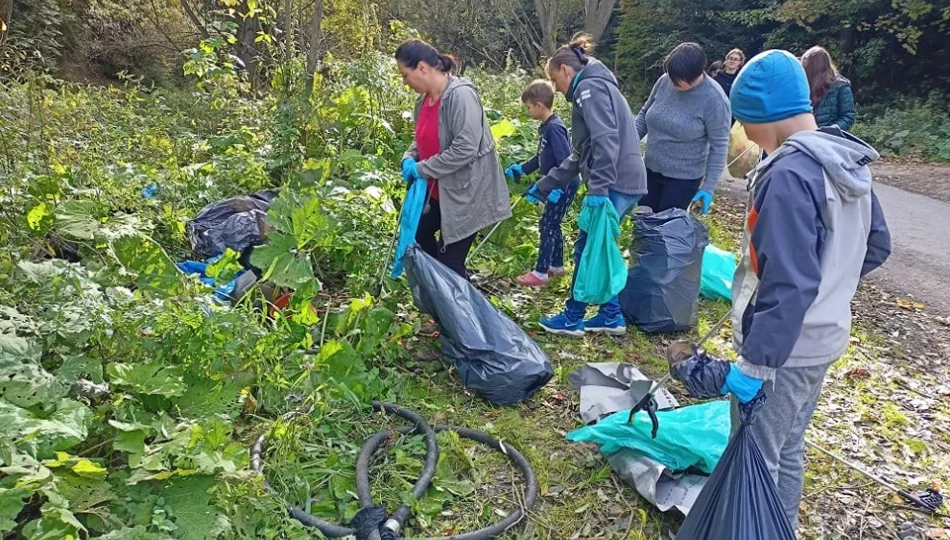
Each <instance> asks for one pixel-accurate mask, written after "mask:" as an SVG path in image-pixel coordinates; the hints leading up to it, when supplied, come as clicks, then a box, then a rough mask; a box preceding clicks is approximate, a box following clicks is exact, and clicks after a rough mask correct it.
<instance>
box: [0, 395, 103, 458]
mask: <svg viewBox="0 0 950 540" xmlns="http://www.w3.org/2000/svg"><path fill="white" fill-rule="evenodd" d="M91 416H92V411H90V410H89V408H88V407H86V406H85V405H83V404H82V403H79V402H77V401H73V400H71V399H61V400H60V401H59V403H57V404H56V411H55V412H53V414H51V415H50V416H49V417H47V418H43V417H38V416H36V415H35V414H34V413H32V412H30V411H29V410H27V409H23V408H21V407H17V406H16V405H13V404H11V403H10V402H8V401H6V400H4V399H0V437H3V438H9V439H12V440H14V441H16V443H17V446H18V447H21V448H24V449H27V450H29V451H30V452H31V453H33V454H34V456H35V457H37V458H39V459H43V458H47V457H52V456H53V454H54V453H55V452H56V451H63V450H68V449H70V448H72V447H73V446H76V445H77V444H79V443H80V442H82V441H83V440H85V439H86V436H87V434H88V433H87V430H86V423H87V422H88V420H89V418H90V417H91Z"/></svg>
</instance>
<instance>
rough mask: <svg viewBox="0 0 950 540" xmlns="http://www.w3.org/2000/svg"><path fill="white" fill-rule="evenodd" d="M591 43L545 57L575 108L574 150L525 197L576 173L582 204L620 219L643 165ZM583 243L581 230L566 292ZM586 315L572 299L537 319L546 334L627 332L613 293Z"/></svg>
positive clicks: (581, 41) (542, 193)
mask: <svg viewBox="0 0 950 540" xmlns="http://www.w3.org/2000/svg"><path fill="white" fill-rule="evenodd" d="M591 46H592V42H591V39H590V36H588V35H586V34H578V35H575V36H574V39H573V40H572V41H571V42H570V43H569V44H567V45H563V46H561V47H560V48H558V49H557V50H556V51H555V52H554V54H553V55H552V56H551V58H550V59H549V60H548V64H547V72H548V76H549V77H551V80H552V81H554V86H555V88H557V90H558V91H559V92H562V93H563V94H564V95H565V96H566V97H567V100H568V101H570V102H571V104H573V106H574V108H573V110H572V111H571V135H572V137H573V141H574V151H573V152H572V153H571V155H570V157H568V158H567V159H566V160H564V161H563V162H562V163H561V164H560V165H559V166H558V167H556V168H554V169H551V171H550V172H549V173H548V174H546V175H544V178H542V179H540V180H539V181H538V182H537V183H536V184H535V185H534V186H532V188H531V189H530V190H529V191H528V198H529V200H530V199H531V198H534V199H535V200H543V199H545V198H547V197H548V195H549V194H550V193H551V192H552V191H554V190H556V189H562V190H563V189H565V187H566V186H568V185H569V184H570V183H571V182H572V181H573V180H574V178H575V177H576V176H577V174H578V173H580V175H581V178H583V179H584V181H585V182H586V184H587V195H586V196H585V197H584V205H585V206H599V205H603V204H612V205H613V206H614V209H615V210H616V211H617V214H618V215H619V216H620V217H621V219H623V217H624V216H626V215H627V214H628V213H629V212H630V210H632V209H633V208H634V207H635V206H636V205H637V201H639V200H640V197H642V196H643V195H644V194H645V193H646V192H647V179H646V176H647V174H646V167H645V166H644V165H643V157H642V156H641V155H640V143H639V141H640V137H639V135H637V127H636V123H635V121H634V116H633V113H632V112H631V111H630V105H629V104H627V100H626V98H624V97H623V94H622V93H621V92H620V88H619V86H618V85H617V78H616V77H614V74H613V73H611V72H610V70H609V69H607V66H605V65H604V64H602V63H601V62H599V61H598V60H596V59H594V58H592V57H590V56H589V55H588V51H589V50H590V48H591ZM586 244H587V233H585V232H584V231H580V232H579V233H578V235H577V241H576V242H575V243H574V276H573V279H572V282H571V291H573V290H574V286H573V282H574V280H576V279H577V267H578V266H579V263H580V259H581V255H582V254H583V253H584V246H585V245H586ZM586 313H587V304H585V303H583V302H579V301H577V300H575V299H574V298H571V299H569V300H568V301H567V305H566V306H565V309H564V311H563V312H561V313H559V314H557V315H554V316H551V317H545V318H542V319H541V320H540V321H539V322H540V324H541V327H542V328H544V329H545V330H547V331H548V332H552V333H555V334H564V335H570V336H581V335H584V332H585V331H589V332H603V333H610V334H623V333H624V332H626V330H627V327H626V324H625V323H624V319H623V315H622V314H621V313H620V301H619V300H618V299H617V298H616V297H614V298H612V299H611V300H610V301H608V302H607V303H606V304H603V305H602V306H600V310H599V311H598V313H597V315H595V316H593V317H591V318H590V319H587V320H584V317H585V315H586Z"/></svg>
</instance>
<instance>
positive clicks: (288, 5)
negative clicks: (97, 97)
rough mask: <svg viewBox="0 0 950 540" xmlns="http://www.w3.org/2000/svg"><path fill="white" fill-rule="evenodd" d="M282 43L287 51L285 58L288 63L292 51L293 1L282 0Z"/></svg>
mask: <svg viewBox="0 0 950 540" xmlns="http://www.w3.org/2000/svg"><path fill="white" fill-rule="evenodd" d="M284 37H285V38H286V39H285V41H284V43H285V44H286V45H285V47H287V50H286V51H284V54H285V58H286V59H287V60H288V61H289V60H290V59H291V58H292V57H293V51H294V0H284Z"/></svg>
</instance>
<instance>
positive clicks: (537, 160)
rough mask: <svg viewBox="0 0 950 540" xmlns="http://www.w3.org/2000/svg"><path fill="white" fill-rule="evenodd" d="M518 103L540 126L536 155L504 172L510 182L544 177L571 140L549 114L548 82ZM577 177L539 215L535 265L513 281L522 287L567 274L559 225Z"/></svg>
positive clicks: (551, 95)
mask: <svg viewBox="0 0 950 540" xmlns="http://www.w3.org/2000/svg"><path fill="white" fill-rule="evenodd" d="M521 101H522V103H524V106H525V108H526V109H527V110H528V115H529V116H531V118H534V119H535V120H538V121H540V122H541V126H540V127H539V128H538V135H539V141H538V153H537V154H535V156H534V157H533V158H531V159H530V160H528V161H527V162H525V163H523V164H520V165H512V166H510V167H508V169H507V170H506V171H505V175H506V176H508V178H511V179H512V180H519V179H520V178H521V177H522V176H525V175H528V174H531V173H533V172H535V171H537V170H540V171H541V175H542V176H543V175H546V174H547V173H548V172H549V171H550V170H551V169H553V168H555V167H557V166H558V165H560V164H561V162H562V161H564V160H565V159H567V158H568V157H569V156H570V155H571V151H572V146H571V136H570V134H569V133H568V131H567V126H565V125H564V122H562V121H561V118H560V117H558V115H557V114H555V113H554V111H553V110H552V109H553V107H554V87H553V86H552V85H551V83H549V82H548V81H544V80H537V81H534V82H532V83H531V84H530V85H529V86H528V88H527V89H525V91H524V93H522V94H521ZM580 182H581V180H580V177H577V178H576V179H574V180H572V181H571V182H570V183H568V185H567V187H566V188H565V189H563V190H557V191H558V192H559V193H557V194H555V195H549V196H548V202H547V204H546V205H545V207H544V212H543V213H542V214H541V223H540V224H539V226H538V228H539V229H540V232H541V244H540V246H539V247H538V263H537V265H535V267H534V270H533V271H530V272H527V273H525V274H523V275H521V276H518V277H517V278H516V279H515V281H517V282H518V283H519V284H521V285H523V286H525V287H543V286H545V285H547V283H548V279H549V278H550V277H551V276H562V275H564V274H566V273H567V271H566V270H565V269H564V235H563V233H562V232H561V222H562V221H563V220H564V214H565V213H566V212H567V209H568V208H570V206H571V203H572V202H574V196H575V195H577V188H578V187H579V186H580Z"/></svg>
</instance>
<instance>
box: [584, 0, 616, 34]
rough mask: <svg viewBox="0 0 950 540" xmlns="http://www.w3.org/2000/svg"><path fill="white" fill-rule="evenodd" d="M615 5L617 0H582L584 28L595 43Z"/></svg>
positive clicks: (604, 28) (602, 32)
mask: <svg viewBox="0 0 950 540" xmlns="http://www.w3.org/2000/svg"><path fill="white" fill-rule="evenodd" d="M615 5H617V0H584V30H585V31H587V33H588V34H590V35H591V37H592V38H594V42H595V43H596V42H597V41H599V40H600V38H601V37H602V36H603V35H604V31H605V30H606V29H607V24H609V23H610V16H611V15H612V14H613V12H614V6H615Z"/></svg>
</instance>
